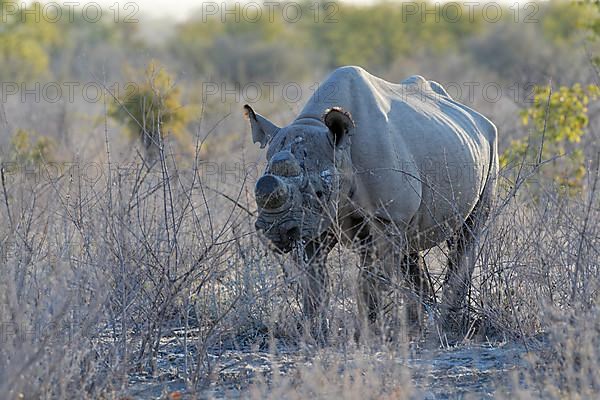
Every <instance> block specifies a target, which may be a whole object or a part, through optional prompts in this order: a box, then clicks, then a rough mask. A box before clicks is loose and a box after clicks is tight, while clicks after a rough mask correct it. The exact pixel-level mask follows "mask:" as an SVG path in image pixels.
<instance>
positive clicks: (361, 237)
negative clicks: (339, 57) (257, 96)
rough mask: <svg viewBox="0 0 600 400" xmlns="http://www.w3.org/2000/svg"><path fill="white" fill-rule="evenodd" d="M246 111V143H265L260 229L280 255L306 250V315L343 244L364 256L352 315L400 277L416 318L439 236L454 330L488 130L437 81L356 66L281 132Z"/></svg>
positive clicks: (488, 159)
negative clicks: (427, 257)
mask: <svg viewBox="0 0 600 400" xmlns="http://www.w3.org/2000/svg"><path fill="white" fill-rule="evenodd" d="M244 107H245V110H246V114H247V116H248V118H249V120H250V124H251V129H252V137H253V140H254V142H258V143H260V146H261V148H264V147H265V146H268V150H267V160H268V166H267V169H266V171H265V174H264V175H263V176H262V177H261V178H260V179H258V181H257V182H256V188H255V196H256V203H257V206H258V210H259V215H258V219H257V221H256V228H257V230H259V231H262V232H263V233H264V234H265V235H266V237H267V238H268V239H270V241H271V242H272V243H273V244H274V245H275V246H276V247H277V248H279V249H280V250H281V251H283V252H287V251H290V250H291V249H292V248H293V247H294V246H297V245H301V246H303V248H304V250H305V254H306V259H307V260H308V261H307V272H306V274H307V277H308V279H306V280H305V281H306V284H305V287H304V299H303V307H304V313H305V315H306V316H307V317H310V318H312V319H313V320H314V318H315V317H318V315H319V314H320V311H321V310H322V307H324V306H326V304H327V301H328V300H327V299H328V296H327V287H328V274H327V270H326V265H325V262H326V258H327V254H328V253H329V251H330V250H331V249H332V247H333V246H334V245H335V244H336V243H338V242H341V243H342V244H344V245H349V246H355V248H356V249H357V250H358V251H359V252H360V254H361V256H362V261H363V263H362V264H363V265H362V266H361V272H360V274H359V279H360V282H359V296H358V297H359V299H358V300H359V301H358V304H359V311H360V315H361V316H362V317H363V318H364V319H367V320H370V321H371V322H374V321H375V320H376V319H377V317H378V315H379V314H380V312H381V308H382V300H383V299H382V298H381V297H382V289H383V288H384V287H385V285H386V284H387V283H388V282H389V279H390V276H391V274H394V273H397V272H403V273H404V274H405V276H406V277H407V282H409V283H410V284H412V286H413V288H414V291H415V293H417V294H419V295H420V296H421V301H420V302H415V301H413V302H412V306H411V307H409V315H410V316H413V317H412V318H415V317H414V316H415V315H420V313H421V311H422V310H420V309H419V308H418V307H419V304H421V303H422V302H427V301H429V300H430V298H429V296H430V294H431V293H430V290H431V289H430V283H429V281H428V279H426V278H425V274H424V272H423V267H422V263H421V260H422V257H421V255H420V253H419V252H420V251H423V250H426V249H429V248H431V247H433V246H436V245H438V244H440V243H442V242H443V241H447V243H448V247H449V252H448V254H449V255H448V259H449V261H448V268H447V273H446V277H445V282H444V294H443V301H442V304H443V307H442V311H443V318H442V321H443V323H444V324H443V326H446V327H448V329H449V330H452V329H453V328H459V329H460V328H461V327H462V326H463V325H464V310H465V309H466V306H467V304H466V303H467V301H466V296H467V291H468V289H469V287H470V284H471V275H472V272H473V268H474V265H475V260H473V253H474V251H473V247H474V242H475V239H476V236H477V232H478V230H480V228H481V223H482V222H483V221H484V220H485V219H486V218H487V215H488V213H489V207H490V202H491V200H492V197H493V192H494V188H495V180H496V175H497V173H498V156H497V139H496V135H497V130H496V127H495V126H494V124H492V123H491V122H490V121H489V120H488V119H486V118H485V117H484V116H482V115H481V114H479V113H477V112H476V111H474V110H472V109H470V108H469V107H466V106H464V105H462V104H460V103H458V102H457V101H455V100H453V99H452V98H451V97H450V96H449V95H448V93H447V92H446V91H445V90H444V88H443V87H442V86H441V85H440V84H438V83H436V82H433V81H427V80H425V79H424V78H423V77H421V76H412V77H410V78H408V79H406V80H404V81H402V82H401V83H400V84H394V83H390V82H387V81H385V80H383V79H380V78H378V77H375V76H373V75H371V74H369V73H368V72H367V71H365V70H364V69H362V68H359V67H342V68H339V69H336V70H335V71H334V72H333V73H332V74H331V75H330V76H329V77H328V78H327V80H326V81H325V82H323V83H322V84H321V85H320V87H319V89H318V90H316V91H315V93H314V94H313V95H312V97H311V98H310V100H308V103H307V104H306V106H305V107H304V109H303V110H302V112H301V113H300V115H299V116H298V117H297V118H296V119H295V120H294V121H293V122H292V123H290V124H289V125H287V126H285V127H282V128H280V127H277V126H275V125H274V124H273V123H271V122H270V121H268V120H267V119H266V118H264V117H262V116H261V115H259V114H257V113H255V112H254V111H253V110H252V108H251V107H250V106H248V105H246V106H244ZM413 297H414V296H413ZM408 304H411V302H410V301H409V302H408Z"/></svg>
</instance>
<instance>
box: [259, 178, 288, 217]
mask: <svg viewBox="0 0 600 400" xmlns="http://www.w3.org/2000/svg"><path fill="white" fill-rule="evenodd" d="M254 195H255V197H256V205H258V206H259V207H260V208H263V209H266V210H274V209H276V208H280V207H282V206H283V205H284V204H285V203H286V202H287V201H288V198H289V195H288V190H287V187H286V184H285V182H283V181H282V180H281V179H279V178H278V177H276V176H275V175H265V176H263V177H262V178H260V179H259V180H258V182H256V187H255V189H254Z"/></svg>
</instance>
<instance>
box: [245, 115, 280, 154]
mask: <svg viewBox="0 0 600 400" xmlns="http://www.w3.org/2000/svg"><path fill="white" fill-rule="evenodd" d="M244 111H245V112H246V117H248V119H249V120H250V127H251V128H252V141H253V142H254V143H260V148H261V149H264V147H265V146H266V145H267V143H269V141H270V140H271V138H272V137H273V136H275V133H276V132H277V131H278V130H279V127H278V126H277V125H275V124H274V123H272V122H271V121H269V120H268V119H266V118H265V117H263V116H262V115H260V114H257V113H255V112H254V110H253V109H252V107H250V106H249V105H248V104H246V105H244Z"/></svg>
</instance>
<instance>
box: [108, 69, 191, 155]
mask: <svg viewBox="0 0 600 400" xmlns="http://www.w3.org/2000/svg"><path fill="white" fill-rule="evenodd" d="M109 115H110V116H111V117H113V118H115V119H116V120H117V121H119V122H121V123H123V124H124V125H125V127H126V129H127V131H128V132H129V134H130V135H132V136H133V137H138V138H139V139H141V141H142V145H143V147H144V149H145V150H146V153H147V155H148V156H149V157H150V158H155V157H156V155H157V151H158V150H159V149H160V146H161V143H162V141H163V139H165V138H166V137H167V135H169V134H171V135H173V137H174V138H175V139H176V140H177V141H178V142H180V143H185V142H186V136H187V125H188V123H189V122H190V121H191V119H192V115H193V110H192V107H185V106H183V104H182V100H181V90H180V88H178V87H177V86H176V85H175V82H174V78H173V77H172V76H171V75H170V74H169V73H168V71H167V70H165V69H164V68H161V67H159V66H158V64H157V63H156V62H151V63H150V64H149V65H148V67H147V68H146V70H145V71H144V72H143V79H142V80H138V82H137V83H136V84H132V85H128V87H127V90H126V91H125V92H124V93H123V94H122V96H120V97H118V98H116V99H115V101H114V102H112V103H111V106H110V109H109Z"/></svg>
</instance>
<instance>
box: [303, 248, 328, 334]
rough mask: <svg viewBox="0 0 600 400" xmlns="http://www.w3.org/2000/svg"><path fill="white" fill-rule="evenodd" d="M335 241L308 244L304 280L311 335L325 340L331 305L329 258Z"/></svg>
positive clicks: (304, 305)
mask: <svg viewBox="0 0 600 400" xmlns="http://www.w3.org/2000/svg"><path fill="white" fill-rule="evenodd" d="M334 245H335V241H334V240H333V239H331V238H329V237H327V238H324V239H323V240H320V241H311V242H309V243H307V244H306V246H305V249H304V252H305V262H304V271H303V279H302V311H303V314H304V317H305V319H306V321H307V322H309V323H310V330H311V334H312V335H313V336H314V337H316V338H324V337H325V335H326V333H327V325H328V324H327V316H326V311H327V308H328V305H329V274H328V272H327V265H326V263H327V256H328V254H329V252H330V251H331V249H332V248H333V246H334Z"/></svg>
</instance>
